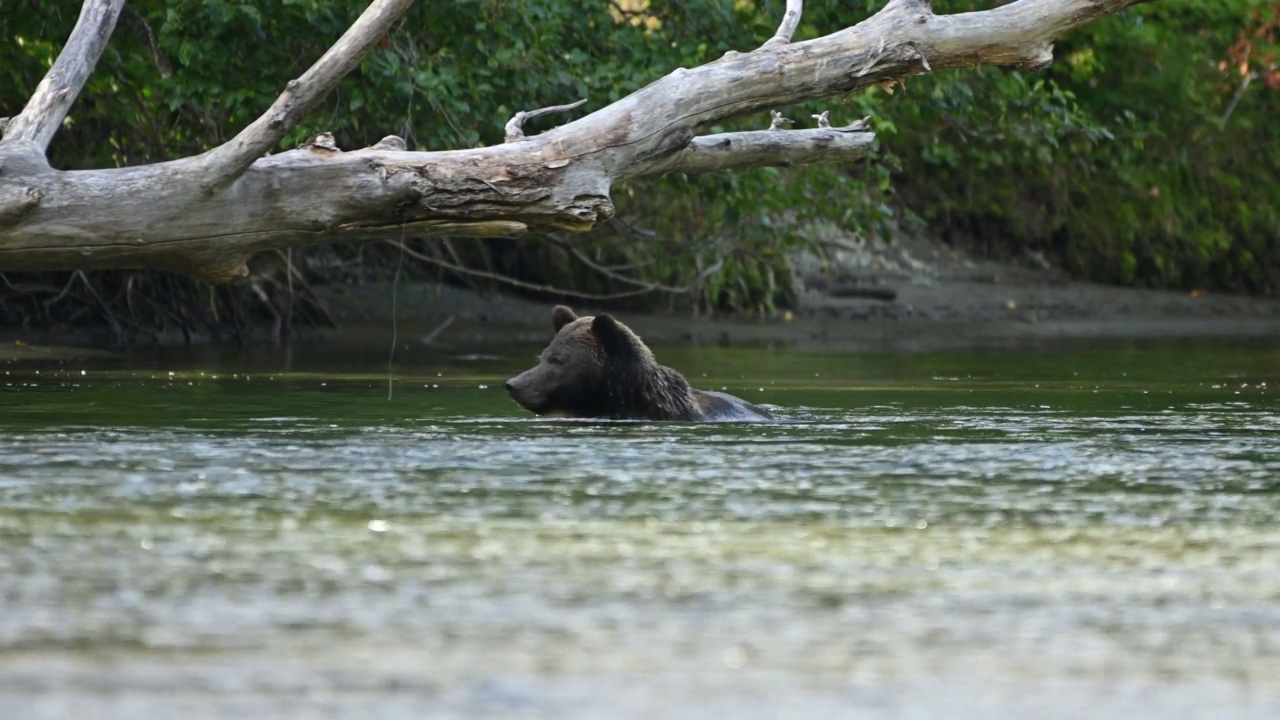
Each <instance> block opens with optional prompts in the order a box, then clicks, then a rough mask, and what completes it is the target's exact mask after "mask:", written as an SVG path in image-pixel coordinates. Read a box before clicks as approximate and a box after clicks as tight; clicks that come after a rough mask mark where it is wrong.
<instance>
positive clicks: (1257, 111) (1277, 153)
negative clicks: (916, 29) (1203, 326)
mask: <svg viewBox="0 0 1280 720" xmlns="http://www.w3.org/2000/svg"><path fill="white" fill-rule="evenodd" d="M982 5H983V4H982V3H976V2H972V1H960V0H957V1H956V2H952V3H949V7H947V8H946V10H948V11H959V10H965V9H976V8H978V7H979V6H982ZM1278 19H1280V15H1278V14H1277V6H1276V5H1275V3H1274V2H1262V1H1261V0H1184V1H1183V2H1160V3H1155V4H1152V5H1144V6H1140V7H1138V8H1135V9H1132V10H1129V11H1126V12H1124V13H1121V14H1120V15H1118V16H1116V17H1112V18H1108V19H1105V20H1103V21H1100V22H1097V23H1094V24H1091V25H1088V26H1086V27H1085V28H1083V29H1082V30H1080V31H1078V32H1076V33H1073V34H1071V35H1069V36H1068V37H1066V38H1064V39H1063V40H1062V41H1060V42H1059V43H1058V44H1057V46H1056V48H1055V55H1056V57H1057V58H1058V62H1057V63H1055V64H1054V65H1053V66H1052V67H1051V68H1050V69H1049V71H1048V72H1047V73H1044V74H1040V75H1027V74H1024V73H1019V72H1009V71H1004V70H997V69H980V70H972V71H962V72H960V73H942V74H939V75H936V76H929V77H922V78H916V79H913V80H911V81H910V84H909V92H908V93H907V94H906V95H905V96H903V97H902V98H900V99H898V100H897V101H895V102H892V103H889V104H888V105H887V106H886V107H885V112H886V114H887V115H888V117H889V118H891V119H892V121H893V124H894V126H895V128H896V129H897V130H898V132H897V133H896V134H894V135H893V136H886V137H885V138H884V141H885V142H886V144H887V145H888V146H889V147H891V148H892V149H893V151H894V152H895V153H897V154H898V155H899V156H900V157H901V162H902V165H903V167H904V172H902V173H901V174H900V175H896V176H895V178H894V180H895V186H896V187H897V188H898V190H899V192H900V194H901V196H902V197H903V198H904V199H905V200H906V203H907V205H908V206H909V207H910V208H912V209H913V210H915V211H916V212H918V213H920V214H921V215H922V216H923V217H924V218H925V219H926V220H928V221H929V223H930V225H931V226H932V227H933V228H934V229H936V230H938V231H940V232H941V233H943V235H944V236H946V237H948V238H949V239H951V240H953V241H955V242H960V243H967V244H970V245H972V246H974V247H977V248H979V249H981V250H984V251H987V252H990V253H997V254H1004V255H1010V256H1017V255H1020V254H1021V253H1022V252H1024V251H1025V250H1026V249H1028V248H1031V249H1037V250H1040V251H1043V252H1045V253H1046V254H1047V255H1049V256H1051V257H1055V258H1057V259H1058V260H1059V261H1060V262H1062V263H1063V264H1064V265H1065V266H1066V267H1067V268H1068V269H1070V270H1071V271H1073V273H1075V274H1077V275H1079V276H1084V277H1088V278H1092V279H1097V280H1103V281H1110V282H1120V283H1142V284H1146V285H1153V286H1163V287H1181V288H1218V289H1229V290H1249V291H1253V292H1271V293H1274V292H1276V291H1277V289H1280V210H1278V208H1280V184H1277V183H1276V182H1275V177H1277V174H1278V173H1280V124H1278V123H1276V122H1275V121H1274V118H1276V117H1280V92H1276V89H1277V88H1280V77H1277V76H1276V74H1275V73H1276V64H1275V63H1276V58H1277V57H1280V53H1277V44H1276V26H1275V21H1276V20H1278ZM1246 40H1247V41H1248V47H1245V46H1243V45H1241V44H1240V43H1242V42H1245V41H1246ZM1242 56H1248V62H1250V63H1252V65H1250V67H1249V72H1252V73H1256V75H1255V76H1254V77H1255V79H1254V80H1253V81H1250V82H1246V81H1245V80H1244V78H1245V77H1246V76H1245V75H1242V74H1241V72H1240V71H1239V70H1240V60H1241V57H1242ZM1268 73H1270V74H1268Z"/></svg>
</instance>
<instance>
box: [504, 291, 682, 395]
mask: <svg viewBox="0 0 1280 720" xmlns="http://www.w3.org/2000/svg"><path fill="white" fill-rule="evenodd" d="M551 325H552V327H553V328H554V329H555V333H556V334H555V337H554V338H552V340H551V344H550V345H548V346H547V348H546V349H545V350H543V351H542V354H541V355H539V356H538V364H537V365H535V366H534V367H532V368H530V369H529V370H526V371H524V372H523V373H520V374H519V375H517V376H515V377H513V378H511V379H510V380H508V381H507V392H509V393H511V398H512V399H513V400H515V401H516V402H517V403H519V404H520V405H522V406H524V407H525V408H526V409H528V410H531V411H532V412H534V413H536V414H538V415H560V416H567V417H578V418H653V419H661V418H664V417H666V416H668V415H673V416H681V415H685V414H688V413H689V412H691V408H690V405H689V404H690V403H691V400H690V399H689V398H690V397H691V396H690V391H689V386H688V384H687V383H686V382H685V380H684V378H683V377H682V376H681V375H680V374H679V373H676V372H675V371H674V370H670V369H669V368H664V367H662V366H660V365H658V363H657V362H656V361H655V360H654V358H653V353H652V352H650V350H649V348H648V347H646V346H645V344H644V343H643V342H642V341H641V340H640V338H639V337H637V336H636V334H635V333H634V332H632V331H631V329H630V328H628V327H627V326H626V325H623V324H622V323H620V322H618V321H617V320H615V319H614V318H613V317H612V316H611V315H595V316H586V317H578V316H577V315H576V314H574V312H573V310H570V309H569V308H567V307H565V306H563V305H559V306H556V308H555V309H554V310H553V311H552V312H551Z"/></svg>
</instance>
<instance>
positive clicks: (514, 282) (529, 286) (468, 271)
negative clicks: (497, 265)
mask: <svg viewBox="0 0 1280 720" xmlns="http://www.w3.org/2000/svg"><path fill="white" fill-rule="evenodd" d="M383 242H385V243H387V244H391V245H394V244H395V243H393V242H392V241H391V240H383ZM397 247H399V248H400V249H401V250H402V251H403V252H404V254H406V255H408V256H410V257H413V258H417V259H418V260H421V261H423V262H428V263H431V264H433V265H438V266H440V267H442V268H444V269H445V270H448V271H450V272H456V273H459V274H462V275H469V276H471V277H478V278H482V279H484V280H493V281H496V282H500V283H504V284H506V285H510V286H512V287H518V288H521V289H524V290H534V291H536V292H543V293H549V294H552V295H564V296H566V297H576V298H581V299H583V300H617V299H619V298H625V297H635V296H636V295H643V294H645V293H647V292H653V288H651V287H643V288H639V289H636V290H624V291H622V292H616V293H609V294H607V295H601V294H598V293H585V292H579V291H577V290H569V289H568V288H561V287H555V286H553V285H539V284H538V283H531V282H526V281H524V280H520V279H518V278H513V277H511V276H510V275H503V274H502V273H494V272H489V271H487V270H477V269H475V268H469V267H466V266H464V265H455V264H453V263H451V262H448V261H447V260H441V259H440V258H437V257H431V256H430V255H427V254H426V253H420V252H418V251H416V250H411V249H409V248H407V247H403V246H397Z"/></svg>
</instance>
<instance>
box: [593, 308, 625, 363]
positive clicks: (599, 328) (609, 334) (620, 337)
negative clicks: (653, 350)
mask: <svg viewBox="0 0 1280 720" xmlns="http://www.w3.org/2000/svg"><path fill="white" fill-rule="evenodd" d="M591 331H592V332H594V333H595V335H596V337H597V338H599V340H600V344H601V345H602V346H604V352H605V354H606V355H609V356H612V357H615V358H624V357H629V356H631V355H634V354H635V343H634V342H633V341H634V339H635V335H634V334H633V333H632V332H631V330H630V329H628V328H627V326H625V325H623V324H622V323H620V322H618V321H617V320H615V319H613V316H612V315H597V316H595V319H593V320H592V321H591Z"/></svg>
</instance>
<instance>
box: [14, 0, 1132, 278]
mask: <svg viewBox="0 0 1280 720" xmlns="http://www.w3.org/2000/svg"><path fill="white" fill-rule="evenodd" d="M115 1H116V2H117V3H118V2H119V0H115ZM1139 1H1140V0H1017V1H1016V2H1012V3H1009V4H1006V5H1003V6H1000V7H997V8H994V9H991V10H987V11H983V12H973V13H962V14H958V15H944V16H937V15H934V14H933V13H932V12H931V11H930V9H929V3H928V2H926V1H925V0H890V1H889V3H888V4H887V5H886V6H885V8H884V9H883V10H882V11H881V12H879V13H877V14H876V15H874V16H872V17H871V18H868V19H867V20H865V21H863V22H861V23H859V24H857V25H855V26H853V27H850V28H846V29H844V30H840V31H838V32H835V33H832V34H830V35H827V36H825V37H821V38H816V39H813V40H807V41H804V42H781V41H779V42H770V43H766V44H765V45H764V46H762V47H760V48H758V49H756V50H755V51H752V52H748V53H738V54H732V55H727V56H725V57H723V58H721V59H719V60H716V61H714V62H711V63H708V64H706V65H702V66H699V67H695V68H689V69H678V70H675V71H673V72H672V73H670V74H668V75H667V76H665V77H663V78H659V79H657V80H656V81H654V82H652V83H650V84H649V85H647V86H646V87H644V88H642V89H640V90H638V91H636V92H635V93H632V94H631V95H629V96H627V97H625V98H622V99H621V100H619V101H617V102H614V103H613V104H611V105H609V106H607V107H605V108H602V109H600V110H597V111H595V112H593V113H591V114H589V115H587V116H586V117H583V118H580V119H578V120H575V121H573V122H570V123H568V124H565V125H563V126H560V127H557V128H554V129H552V130H549V131H546V132H543V133H540V134H538V135H536V136H533V137H528V138H524V139H522V140H521V141H520V142H508V143H503V144H500V145H495V146H492V147H484V148H473V149H465V150H452V151H440V152H405V151H403V150H401V149H400V148H402V147H403V143H402V142H398V141H397V142H392V141H393V140H397V139H396V138H388V139H387V140H385V141H384V142H382V143H379V144H378V145H377V146H375V147H371V148H365V149H362V150H356V151H353V152H342V151H341V150H340V149H338V148H337V147H336V146H333V147H325V145H324V144H321V143H317V144H314V145H312V146H310V147H307V148H302V149H298V150H294V151H289V152H283V153H277V154H275V155H271V156H269V157H262V155H263V154H265V153H266V152H267V151H268V150H269V149H270V148H271V147H273V146H274V145H275V144H276V143H278V142H279V140H280V138H281V137H282V136H283V135H284V133H286V132H287V131H288V130H289V129H290V128H292V127H294V125H295V124H296V123H297V122H298V120H300V119H301V117H302V116H303V114H305V112H306V110H308V109H310V108H311V107H313V106H314V105H315V104H316V103H318V102H319V100H320V98H322V97H323V95H324V93H325V92H327V91H328V90H329V89H330V88H331V87H332V86H333V85H334V84H336V83H337V82H338V80H339V79H340V78H341V77H342V75H343V74H344V73H346V72H347V71H348V70H350V69H351V68H352V67H354V66H355V64H357V63H358V62H359V60H360V58H361V57H363V55H364V54H365V53H366V52H368V50H369V49H370V48H371V47H372V46H373V45H374V43H376V41H377V40H378V38H380V37H381V36H382V35H383V34H384V33H385V32H386V31H387V29H388V28H389V27H390V26H391V25H392V24H393V23H394V22H395V20H396V18H398V17H400V14H401V13H403V12H404V9H405V8H407V6H408V4H409V0H375V2H373V3H372V4H371V6H370V7H369V9H368V10H367V11H366V12H365V13H364V14H363V15H362V16H361V18H360V20H359V21H357V23H356V24H355V25H354V26H353V27H352V28H351V30H350V31H348V32H347V33H346V34H345V35H344V36H343V39H342V40H341V41H339V43H338V45H335V46H334V48H333V49H331V50H330V51H329V52H328V53H326V54H325V56H324V57H322V58H321V59H320V61H318V62H317V63H316V64H315V65H314V66H313V67H312V68H311V69H310V70H308V71H307V73H305V74H304V75H303V76H302V78H300V79H299V80H297V81H294V82H293V83H291V84H290V87H289V88H288V89H286V91H285V93H284V94H282V95H281V96H280V98H279V99H277V100H276V102H275V103H274V104H273V105H272V109H271V110H270V111H268V112H267V113H266V114H265V115H263V116H262V117H261V118H259V119H258V120H257V121H255V122H254V123H253V124H252V125H250V126H249V127H248V128H246V129H245V131H244V132H242V133H241V134H240V135H238V136H237V137H236V138H235V139H233V140H232V141H231V142H229V143H227V144H225V145H223V146H221V147H219V148H216V149H214V150H212V151H210V152H209V153H206V154H205V155H203V156H199V157H197V158H190V159H186V160H176V161H172V162H169V163H160V164H155V165H144V166H136V167H128V168H119V169H108V170H85V171H74V172H55V171H53V170H51V169H49V168H48V164H47V162H44V158H43V154H38V155H37V156H35V157H32V156H31V154H30V153H29V152H24V151H22V148H17V149H14V148H11V147H9V146H8V145H7V144H0V164H2V167H0V270H34V269H49V270H51V269H75V268H87V267H98V268H104V267H116V268H166V269H173V270H180V271H183V272H189V273H193V274H197V275H200V276H201V277H204V278H206V279H209V280H211V281H226V280H229V279H232V278H234V277H236V276H237V275H239V274H242V272H243V267H244V262H245V260H247V259H248V258H249V257H250V256H252V255H253V253H255V252H259V251H261V250H264V249H274V248H282V247H287V246H295V245H305V244H309V243H321V242H334V241H340V240H368V239H376V238H381V237H396V238H398V237H401V236H402V235H406V234H407V235H408V236H424V235H512V236H514V235H520V234H525V233H546V232H551V231H557V230H568V231H575V232H580V231H584V230H588V229H590V228H592V227H594V226H596V225H597V224H598V223H599V222H601V221H603V220H606V219H608V218H610V217H612V215H613V212H614V208H613V204H612V200H611V198H610V190H611V188H612V186H613V185H614V184H615V183H617V182H619V181H622V180H625V179H627V178H634V177H640V176H650V175H657V174H661V173H670V172H686V173H699V172H712V171H715V170H723V169H727V168H743V167H760V166H765V165H791V164H801V163H816V162H852V161H856V160H859V159H861V158H862V157H864V156H865V154H866V152H867V150H868V148H869V147H870V144H871V142H872V134H871V133H869V132H862V131H861V130H862V129H863V128H860V127H849V128H844V129H835V128H830V127H826V126H825V125H824V118H823V116H821V115H819V116H817V118H816V119H817V120H818V123H819V127H817V128H814V129H809V130H772V131H760V132H748V133H727V134H720V135H704V134H703V133H705V132H706V131H707V128H709V127H712V126H713V125H715V124H717V123H720V122H723V121H725V120H728V119H731V118H735V117H739V116H743V115H747V114H750V113H756V112H762V111H765V110H769V109H773V108H781V107H785V106H788V105H792V104H795V103H799V102H805V101H810V100H816V99H820V98H825V97H833V96H839V95H843V94H846V93H849V92H853V91H856V90H858V89H860V88H864V87H867V86H870V85H877V84H881V83H884V82H888V81H893V80H900V79H902V78H905V77H907V76H909V75H913V74H918V73H923V72H930V71H931V70H936V69H942V68H955V67H962V66H968V65H982V64H1003V65H1020V66H1024V67H1038V66H1041V65H1043V64H1044V63H1045V62H1048V61H1049V59H1051V57H1052V55H1051V50H1052V42H1053V41H1054V39H1055V38H1057V37H1058V36H1060V35H1062V34H1063V33H1065V32H1067V31H1069V30H1071V29H1073V28H1076V27H1079V26H1080V25H1084V24H1086V23H1088V22H1090V21H1092V20H1094V19H1096V18H1099V17H1101V16H1104V15H1107V14H1110V13H1114V12H1118V11H1119V10H1122V9H1124V8H1126V7H1129V6H1131V5H1136V4H1138V2H1139ZM106 3H107V0H90V3H89V4H93V5H95V6H105V5H106ZM788 9H789V10H790V9H795V10H796V11H797V13H798V11H799V3H798V2H797V3H789V5H788ZM796 22H798V16H797V20H796ZM791 24H792V23H791V22H790V21H789V20H787V19H784V21H783V27H782V28H780V30H779V35H776V36H775V38H779V37H781V36H783V35H787V32H792V31H794V28H792V29H791V30H790V31H788V30H787V27H788V26H789V25H791ZM787 37H790V36H789V35H787ZM10 130H11V131H12V127H11V128H10ZM211 188H221V189H222V190H223V191H222V192H210V189H211Z"/></svg>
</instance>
